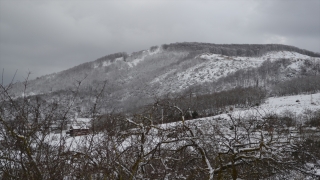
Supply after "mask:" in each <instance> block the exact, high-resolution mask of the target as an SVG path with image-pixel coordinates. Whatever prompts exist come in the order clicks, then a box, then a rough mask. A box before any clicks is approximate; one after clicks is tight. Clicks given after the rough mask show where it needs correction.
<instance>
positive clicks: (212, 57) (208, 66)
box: [151, 51, 320, 94]
mask: <svg viewBox="0 0 320 180" xmlns="http://www.w3.org/2000/svg"><path fill="white" fill-rule="evenodd" d="M195 58H196V59H198V60H200V61H201V60H202V62H200V63H198V64H197V65H195V66H192V67H189V68H187V69H185V70H183V71H180V72H177V74H176V75H172V76H171V77H169V78H168V77H167V76H168V75H167V73H166V74H164V75H161V76H160V77H157V78H155V79H154V80H152V81H151V84H154V83H157V82H158V83H160V82H161V83H160V84H161V85H162V86H161V88H160V89H158V93H159V94H161V93H162V92H167V91H168V90H172V89H175V90H177V89H178V90H183V89H185V88H187V87H189V86H190V85H194V84H202V83H205V82H212V81H215V80H217V79H219V78H221V77H225V76H227V75H228V74H230V73H234V72H236V71H238V70H240V69H249V68H257V67H259V66H261V64H262V63H263V62H264V61H266V60H270V61H271V62H272V61H276V60H278V59H280V58H285V59H290V60H291V64H290V65H289V66H288V67H287V69H288V71H290V70H291V71H292V70H293V71H299V70H300V68H301V66H303V65H304V63H305V61H306V60H310V59H311V57H310V56H307V55H302V54H299V53H297V52H290V51H274V52H269V53H266V54H265V55H263V56H260V57H239V56H225V55H221V54H210V53H205V54H202V55H199V56H197V57H195ZM313 59H315V60H319V61H320V58H313ZM165 78H168V79H167V80H166V81H165V82H164V81H163V80H164V79H165Z"/></svg>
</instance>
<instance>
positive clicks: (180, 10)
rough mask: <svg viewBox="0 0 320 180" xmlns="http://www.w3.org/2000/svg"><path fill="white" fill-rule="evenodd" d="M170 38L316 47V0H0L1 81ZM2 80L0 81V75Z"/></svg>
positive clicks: (319, 31)
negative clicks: (0, 77) (2, 76)
mask: <svg viewBox="0 0 320 180" xmlns="http://www.w3.org/2000/svg"><path fill="white" fill-rule="evenodd" d="M175 42H207V43H216V44H220V43H223V44H229V43H233V44H237V43H241V44H243V43H254V44H265V43H279V44H287V45H293V46H296V47H299V48H302V49H307V50H311V51H316V52H320V0H277V1H272V0H268V1H267V0H211V1H209V0H206V1H204V0H202V1H201V0H193V1H185V0H176V1H174V0H170V1H169V0H167V1H164V0H162V1H157V0H145V1H143V0H140V1H138V0H132V1H124V0H117V1H102V0H101V1H98V0H96V1H92V0H90V1H89V0H87V1H85V0H83V1H79V0H77V1H76V0H74V1H62V0H60V1H29V0H8V1H5V0H0V68H1V71H2V69H4V84H7V83H8V82H9V80H10V79H11V78H12V76H13V74H14V72H15V71H16V70H18V74H17V76H16V80H20V81H22V80H23V78H24V77H26V75H27V72H28V71H31V73H32V75H31V78H32V79H33V78H36V77H38V76H41V75H45V74H49V73H53V72H58V71H62V70H65V69H68V68H71V67H73V66H76V65H78V64H80V63H84V62H88V61H93V60H95V59H97V58H99V57H102V56H105V55H107V54H111V53H116V52H128V53H131V52H134V51H140V50H143V49H148V48H149V47H150V46H154V45H161V44H169V43H175ZM0 83H1V82H0Z"/></svg>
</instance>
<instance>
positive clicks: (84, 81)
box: [13, 43, 320, 111]
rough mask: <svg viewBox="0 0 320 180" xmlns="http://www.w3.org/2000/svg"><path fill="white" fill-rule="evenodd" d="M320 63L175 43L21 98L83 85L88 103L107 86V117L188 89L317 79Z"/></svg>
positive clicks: (66, 74)
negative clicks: (315, 75)
mask: <svg viewBox="0 0 320 180" xmlns="http://www.w3.org/2000/svg"><path fill="white" fill-rule="evenodd" d="M319 57H320V54H318V53H313V52H310V51H307V50H301V49H298V48H295V47H291V46H286V45H274V44H271V45H233V44H231V45H216V44H206V43H175V44H169V45H162V46H154V47H151V48H150V49H148V50H143V51H139V52H134V53H132V54H127V53H116V54H111V55H107V56H105V57H102V58H99V59H97V60H95V61H92V62H88V63H84V64H80V65H78V66H76V67H73V68H71V69H68V70H65V71H62V72H57V73H54V74H50V75H46V76H42V77H39V78H37V79H35V80H30V81H29V82H28V88H27V90H26V91H25V94H24V95H37V94H42V95H46V94H48V93H51V94H53V95H50V96H51V97H53V96H57V95H58V96H59V95H61V94H63V93H64V92H65V91H66V90H70V89H73V90H75V89H76V86H77V83H78V82H80V81H81V87H80V91H81V93H82V94H86V95H87V96H88V95H89V96H90V97H91V96H93V94H95V93H96V92H98V91H99V90H100V89H101V88H102V84H103V83H104V82H106V87H105V89H104V92H105V101H108V102H106V104H105V106H108V108H107V109H108V110H107V111H109V110H111V109H124V110H126V109H134V108H135V107H139V106H141V105H145V104H147V103H150V102H151V101H152V99H154V97H162V96H163V95H166V94H168V93H170V94H177V93H183V92H185V91H188V90H190V88H191V89H197V92H198V93H202V94H207V93H212V92H217V91H221V90H227V89H231V88H233V87H236V86H243V87H249V86H255V85H257V84H258V85H259V86H264V87H266V86H268V87H269V86H270V85H271V84H272V83H277V82H280V81H284V80H287V79H290V78H294V77H299V76H301V75H310V74H316V73H318V72H319V71H320V70H319V69H320V65H319V62H320V58H319ZM266 69H267V70H266ZM246 73H247V74H246ZM248 73H249V74H248ZM253 74H254V75H253ZM240 77H241V78H242V79H239V78H240ZM230 79H232V80H230ZM23 87H24V86H23V84H22V83H17V84H16V85H15V86H14V90H13V92H14V94H15V96H16V97H19V96H21V92H23ZM90 99H91V98H89V97H88V98H87V99H86V100H83V101H86V102H87V101H92V100H90ZM128 104H130V107H128ZM132 104H134V105H132Z"/></svg>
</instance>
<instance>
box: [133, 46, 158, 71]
mask: <svg viewBox="0 0 320 180" xmlns="http://www.w3.org/2000/svg"><path fill="white" fill-rule="evenodd" d="M160 52H161V49H160V48H157V49H156V50H154V51H150V50H147V51H143V55H142V57H141V58H137V59H134V60H133V61H131V62H128V66H129V67H130V68H132V67H134V66H137V64H139V63H141V62H143V61H144V60H145V58H146V57H147V56H152V55H155V54H158V53H160Z"/></svg>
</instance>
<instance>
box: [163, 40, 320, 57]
mask: <svg viewBox="0 0 320 180" xmlns="http://www.w3.org/2000/svg"><path fill="white" fill-rule="evenodd" d="M162 48H163V49H165V50H169V51H205V52H209V53H214V54H222V55H226V56H248V57H252V56H261V55H263V54H265V53H267V52H270V51H294V52H297V53H300V54H305V55H308V56H311V57H320V54H319V53H315V52H311V51H308V50H304V49H299V48H297V47H294V46H288V45H282V44H210V43H197V42H184V43H172V44H164V45H162Z"/></svg>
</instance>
